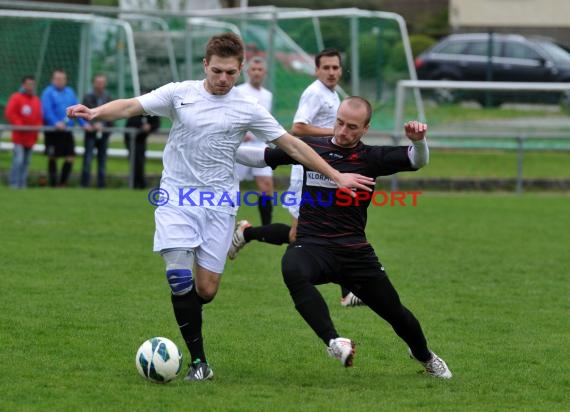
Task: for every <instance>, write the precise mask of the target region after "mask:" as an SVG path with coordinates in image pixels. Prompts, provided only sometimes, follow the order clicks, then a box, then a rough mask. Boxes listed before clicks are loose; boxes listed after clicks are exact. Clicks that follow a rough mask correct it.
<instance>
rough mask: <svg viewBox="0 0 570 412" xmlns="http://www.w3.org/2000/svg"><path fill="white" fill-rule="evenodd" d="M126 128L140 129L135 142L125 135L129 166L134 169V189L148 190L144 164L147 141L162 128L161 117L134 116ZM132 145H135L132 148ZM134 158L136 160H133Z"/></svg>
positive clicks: (128, 120)
mask: <svg viewBox="0 0 570 412" xmlns="http://www.w3.org/2000/svg"><path fill="white" fill-rule="evenodd" d="M125 127H132V128H135V129H138V132H137V134H136V135H135V136H134V142H131V138H132V137H131V135H130V134H129V133H125V146H126V148H127V150H128V151H129V164H130V165H131V166H132V167H133V170H132V172H131V173H133V174H134V176H133V188H134V189H144V188H146V177H145V172H144V164H145V160H146V141H147V138H148V136H149V135H150V134H151V133H152V132H154V131H155V130H158V128H159V127H160V117H158V116H134V117H130V118H129V119H127V123H126V125H125ZM131 144H132V145H134V151H133V148H131ZM132 156H134V159H133V158H132Z"/></svg>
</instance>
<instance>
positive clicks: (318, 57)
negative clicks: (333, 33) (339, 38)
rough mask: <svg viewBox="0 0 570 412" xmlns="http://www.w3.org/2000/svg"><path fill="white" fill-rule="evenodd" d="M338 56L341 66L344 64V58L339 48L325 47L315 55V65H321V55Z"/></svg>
mask: <svg viewBox="0 0 570 412" xmlns="http://www.w3.org/2000/svg"><path fill="white" fill-rule="evenodd" d="M323 56H325V57H335V56H336V57H338V64H339V66H342V58H341V57H340V53H339V51H338V50H336V49H324V50H322V51H320V52H319V54H317V55H316V56H315V66H317V67H321V57H323Z"/></svg>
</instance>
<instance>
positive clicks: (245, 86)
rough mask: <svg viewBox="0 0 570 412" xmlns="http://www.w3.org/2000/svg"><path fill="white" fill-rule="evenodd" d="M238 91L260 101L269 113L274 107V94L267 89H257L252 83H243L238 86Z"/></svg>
mask: <svg viewBox="0 0 570 412" xmlns="http://www.w3.org/2000/svg"><path fill="white" fill-rule="evenodd" d="M236 89H238V90H240V91H242V92H244V93H245V94H247V95H249V96H253V97H255V98H256V99H257V100H258V101H259V104H260V105H262V106H263V107H265V108H266V109H267V111H268V112H270V111H271V106H272V105H273V93H271V92H270V91H269V90H267V89H266V88H265V87H261V88H259V89H257V88H255V87H253V86H252V85H251V84H250V83H242V84H240V85H238V86H236Z"/></svg>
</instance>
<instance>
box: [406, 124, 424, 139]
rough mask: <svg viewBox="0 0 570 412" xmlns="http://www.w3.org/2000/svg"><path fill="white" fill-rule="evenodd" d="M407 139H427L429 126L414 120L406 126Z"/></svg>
mask: <svg viewBox="0 0 570 412" xmlns="http://www.w3.org/2000/svg"><path fill="white" fill-rule="evenodd" d="M404 131H405V132H406V137H407V138H408V139H410V140H422V139H423V138H424V137H426V133H427V124H425V123H422V122H418V121H417V120H413V121H411V122H407V123H406V124H405V125H404Z"/></svg>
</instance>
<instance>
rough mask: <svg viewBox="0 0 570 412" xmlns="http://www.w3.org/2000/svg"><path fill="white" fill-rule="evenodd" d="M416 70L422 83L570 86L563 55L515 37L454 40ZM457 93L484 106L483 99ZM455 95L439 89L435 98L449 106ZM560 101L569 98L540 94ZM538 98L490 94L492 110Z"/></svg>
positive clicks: (569, 64) (421, 59) (423, 57)
mask: <svg viewBox="0 0 570 412" xmlns="http://www.w3.org/2000/svg"><path fill="white" fill-rule="evenodd" d="M490 51H491V52H490ZM415 66H416V71H417V74H418V79H420V80H466V81H486V80H490V81H509V82H570V53H568V51H567V50H565V49H564V48H563V47H561V46H559V45H557V44H556V43H554V42H552V41H551V40H548V39H543V38H529V37H524V36H521V35H516V34H493V35H492V41H490V34H488V33H469V34H453V35H450V36H448V37H445V38H444V39H443V40H441V41H440V42H438V43H437V44H435V45H434V46H432V47H431V48H430V49H428V50H427V51H425V52H423V53H422V54H420V55H419V56H418V57H417V58H416V60H415ZM461 93H462V95H463V97H464V98H466V97H467V96H469V97H472V98H473V97H474V98H475V99H476V100H479V101H480V102H481V103H483V102H485V97H484V95H485V93H465V92H461ZM458 95H459V93H458V92H457V91H452V90H445V89H441V90H437V91H436V93H435V94H434V97H436V99H437V100H439V101H446V100H447V101H449V100H454V99H457V98H458ZM547 95H548V96H547ZM561 95H564V96H565V97H567V93H562V94H560V93H548V94H546V93H545V94H543V93H541V94H540V98H541V99H548V100H551V101H552V100H554V99H556V100H559V99H560V97H561ZM537 97H539V96H538V94H537V93H525V94H524V95H521V94H520V93H515V94H512V93H507V92H493V100H492V102H493V103H492V104H494V105H498V104H500V103H502V102H504V101H507V100H517V101H520V100H521V98H522V99H523V100H529V99H533V98H534V99H536V98H537ZM525 98H526V99H525ZM486 101H487V102H489V100H488V99H487V100H486Z"/></svg>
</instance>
